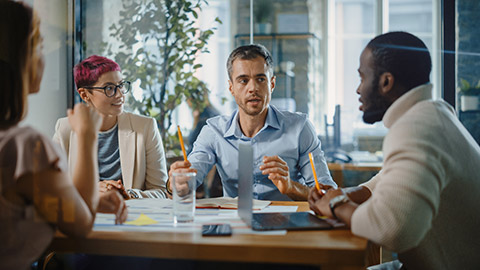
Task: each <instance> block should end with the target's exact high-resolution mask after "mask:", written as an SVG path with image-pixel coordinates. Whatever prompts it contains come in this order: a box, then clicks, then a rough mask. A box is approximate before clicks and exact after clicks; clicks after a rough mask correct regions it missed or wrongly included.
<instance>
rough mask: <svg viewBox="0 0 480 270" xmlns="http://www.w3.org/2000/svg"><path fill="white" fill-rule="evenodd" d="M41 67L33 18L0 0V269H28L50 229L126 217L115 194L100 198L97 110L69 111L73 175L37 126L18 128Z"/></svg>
mask: <svg viewBox="0 0 480 270" xmlns="http://www.w3.org/2000/svg"><path fill="white" fill-rule="evenodd" d="M43 69H44V59H43V53H42V36H41V35H40V32H39V20H38V17H37V16H36V14H35V13H34V12H33V10H32V9H31V8H30V7H28V6H26V5H24V4H22V3H18V2H14V1H10V0H0V82H1V84H0V228H1V230H0V243H1V245H0V262H1V268H2V269H27V268H28V267H29V265H30V264H31V263H32V262H33V261H34V260H35V259H37V258H38V257H39V256H40V255H41V254H42V252H43V251H44V250H45V248H46V247H47V246H48V244H49V243H50V241H51V240H52V238H53V234H54V232H55V228H58V229H59V230H60V231H61V232H63V233H64V234H66V235H69V236H76V237H82V236H86V235H87V234H88V233H89V232H90V230H91V228H92V225H93V221H94V219H95V214H96V212H97V210H98V211H104V212H114V213H117V222H123V221H124V220H125V219H126V213H127V212H126V206H125V203H124V202H123V200H122V198H121V197H120V196H119V195H118V193H117V192H110V193H108V194H104V195H102V196H101V197H100V198H99V196H98V191H97V183H96V182H97V181H98V165H97V159H96V151H95V150H96V147H97V145H96V144H97V131H98V129H99V127H100V124H101V118H100V116H99V115H98V114H97V113H96V112H95V111H94V110H92V109H90V108H88V107H87V106H85V105H77V106H75V108H74V109H73V110H68V112H67V114H68V121H69V122H70V124H71V126H72V129H73V130H74V132H75V134H76V136H77V138H78V143H79V145H81V147H80V149H81V151H79V152H78V155H77V158H78V160H79V161H80V162H78V163H77V164H76V165H77V166H76V167H75V169H74V171H73V173H72V178H71V177H70V176H69V174H68V173H67V168H66V167H67V166H66V158H65V154H64V153H63V152H62V151H61V149H59V148H57V147H56V146H55V145H54V144H53V143H52V142H51V141H50V140H49V139H48V138H46V137H45V136H43V135H42V134H40V133H39V132H38V131H36V130H35V129H33V128H31V127H25V126H24V127H20V126H19V125H18V124H19V122H20V121H21V120H22V119H23V118H24V116H25V115H26V112H27V107H28V105H27V95H28V94H33V93H37V92H38V91H39V89H40V81H41V79H42V75H43ZM99 201H100V202H99ZM110 207H112V208H110Z"/></svg>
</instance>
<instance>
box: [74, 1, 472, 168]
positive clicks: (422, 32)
mask: <svg viewBox="0 0 480 270" xmlns="http://www.w3.org/2000/svg"><path fill="white" fill-rule="evenodd" d="M79 2H81V14H82V27H81V39H82V43H81V44H82V49H81V52H80V54H82V58H84V57H87V56H89V55H92V54H102V55H106V56H108V57H111V58H113V59H116V58H115V57H117V58H118V55H119V54H120V55H122V54H125V55H129V54H130V55H139V57H137V58H136V61H137V62H136V63H134V64H135V65H137V66H141V65H140V62H142V61H145V57H146V56H147V55H155V57H156V58H155V59H157V60H155V61H157V62H158V63H162V61H163V60H162V59H161V58H162V53H163V51H162V50H161V48H162V46H161V45H162V42H165V41H164V39H165V38H167V36H166V34H165V32H164V30H165V27H176V26H175V25H172V24H169V23H172V22H173V23H175V22H176V23H181V24H182V25H181V26H182V27H186V25H187V24H188V25H189V26H191V27H195V28H196V29H198V31H211V33H210V35H209V36H208V39H206V40H205V42H204V44H202V45H203V47H202V49H201V50H199V51H197V52H195V53H194V55H193V57H192V58H191V59H193V60H192V61H191V62H188V63H187V62H185V65H184V66H183V68H179V67H178V66H177V67H176V68H177V71H178V72H179V73H181V74H187V75H192V76H193V77H195V78H197V79H198V80H199V81H200V83H199V85H200V86H198V87H199V88H198V89H200V90H202V91H203V90H205V89H207V90H208V93H209V94H208V97H209V100H210V102H211V103H212V105H213V106H214V107H216V108H217V109H219V110H220V111H221V112H222V113H226V114H229V113H231V112H232V111H233V110H234V109H235V108H236V105H235V102H234V100H233V99H232V97H231V94H230V93H229V91H228V83H227V73H226V68H225V62H226V59H227V57H228V54H229V53H230V51H231V50H232V49H233V48H235V47H236V46H238V45H241V44H248V43H250V42H251V40H252V39H253V42H254V43H261V44H263V45H265V46H266V47H267V48H268V49H269V50H270V51H271V52H272V54H273V56H274V63H275V75H276V76H277V87H276V90H275V91H274V94H273V96H272V103H273V104H275V105H276V106H277V107H280V108H282V109H285V110H291V111H299V112H303V113H306V114H308V116H309V118H310V120H311V121H312V122H313V124H314V126H315V128H316V130H317V133H318V134H319V136H320V137H321V139H322V144H323V145H324V149H325V150H326V151H327V152H329V150H332V149H333V150H334V152H335V150H339V152H341V154H342V153H344V154H347V156H342V155H336V156H335V157H334V156H332V157H331V159H330V160H331V161H337V162H345V161H349V156H350V157H353V159H354V161H357V162H363V161H377V162H381V157H382V155H381V146H382V140H383V137H384V135H385V134H386V129H385V128H384V127H383V125H382V124H381V123H377V124H375V125H367V124H364V123H363V121H362V118H361V112H360V111H359V110H358V107H359V102H358V95H357V94H356V92H355V91H356V88H357V86H358V84H359V76H358V72H357V68H358V65H359V56H360V53H361V51H362V49H363V48H364V47H365V45H366V44H367V42H368V41H369V40H370V39H371V38H373V37H374V36H376V35H378V34H381V33H385V32H388V31H408V32H411V33H413V34H415V35H417V36H419V37H420V38H421V39H422V40H423V41H424V42H425V43H426V45H427V47H428V48H429V50H430V51H431V53H432V59H433V67H434V68H433V71H432V75H431V81H432V83H433V84H434V96H435V97H436V98H439V97H442V94H443V81H444V77H443V76H442V64H443V62H442V56H443V54H442V42H443V41H442V33H443V32H442V31H443V29H442V18H443V17H442V16H443V13H442V7H443V2H442V1H439V0H321V1H318V0H255V1H250V0H208V1H207V2H208V4H206V3H205V1H161V0H155V1H154V0H152V1H142V0H122V1H118V0H104V1H96V0H82V1H79ZM465 2H468V1H465ZM178 3H182V4H184V5H186V6H188V8H190V9H191V10H193V11H194V12H190V11H189V12H186V13H187V14H186V16H187V17H185V18H182V20H180V21H179V20H177V21H175V20H173V21H168V20H165V17H168V16H169V12H170V11H171V9H169V8H170V7H169V6H168V5H169V4H170V5H174V4H178ZM197 3H200V5H199V6H196V4H197ZM188 8H187V9H188ZM148 10H149V11H148ZM147 11H148V12H149V13H148V12H147ZM142 14H143V15H142ZM145 14H147V15H148V16H150V21H148V20H143V21H142V20H140V17H142V16H146V15H145ZM148 16H147V17H148ZM215 18H218V20H215ZM219 21H221V23H220V22H219ZM142 24H144V25H142ZM148 24H152V25H153V26H148ZM142 27H147V28H146V29H145V30H142ZM121 29H123V30H124V31H123V32H121V33H120V34H119V31H120V30H121ZM147 29H148V30H147ZM152 29H158V31H159V33H157V34H155V33H152ZM162 31H163V32H162ZM129 34H130V35H131V36H129ZM122 35H123V36H122ZM149 35H150V36H149ZM175 35H180V34H179V33H178V32H177V33H176V34H175ZM196 35H197V37H198V35H199V32H196ZM147 37H149V38H147ZM155 37H157V38H158V39H156V38H155ZM194 37H195V35H193V36H192V39H193V38H194ZM169 38H172V36H170V37H169ZM162 39H163V40H162ZM122 40H123V41H122ZM126 40H127V41H130V43H129V44H130V45H129V44H126V43H125V41H126ZM132 40H133V41H135V42H133V41H132ZM159 44H160V47H159V46H158V45H159ZM183 45H185V44H183ZM159 48H160V49H159ZM182 48H183V47H182V44H176V46H174V50H175V55H177V56H178V57H177V58H175V57H174V56H172V57H173V58H172V59H174V60H172V61H180V60H181V57H180V56H179V55H185V54H187V55H188V54H189V51H182ZM145 51H146V52H148V53H149V54H143V55H144V56H143V58H142V56H141V54H142V53H144V52H145ZM202 51H203V52H202ZM152 57H153V56H152ZM120 58H121V57H120ZM149 60H150V61H151V63H153V62H155V61H153V60H152V59H149ZM182 61H186V60H185V59H183V60H182ZM124 63H127V62H124ZM167 63H169V62H168V59H167ZM193 66H195V68H193ZM130 70H134V69H130ZM151 70H155V69H151ZM156 71H158V70H156ZM138 72H140V73H138ZM142 72H144V71H142V70H140V71H139V70H137V73H135V72H131V71H129V73H128V74H127V75H128V79H129V80H131V81H132V82H133V91H132V93H131V95H130V96H129V100H130V102H128V104H129V106H130V108H127V109H128V110H139V107H141V106H144V108H143V110H140V111H141V112H146V113H147V114H149V115H152V116H155V115H156V114H158V113H159V109H158V108H155V106H150V107H148V106H147V107H148V108H145V106H146V105H145V104H146V103H145V102H150V101H148V100H147V99H148V98H149V97H152V96H155V93H157V92H156V91H160V90H158V89H162V87H163V86H162V81H161V80H157V79H158V77H161V76H163V75H162V73H161V72H157V73H155V72H154V73H151V74H143V73H142ZM182 76H183V75H182ZM149 80H150V81H155V80H157V82H154V83H150V84H146V83H145V82H146V81H149ZM477 81H478V80H477ZM179 82H181V83H179ZM473 83H474V82H472V84H473ZM164 84H165V85H166V87H164V88H168V89H171V91H172V92H171V95H173V94H174V93H175V91H176V90H175V89H176V87H177V90H178V87H186V86H185V85H189V87H192V85H191V84H188V83H187V82H186V81H181V78H180V79H179V78H173V79H172V80H169V81H167V82H166V83H164ZM152 91H153V92H152ZM447 91H451V90H447ZM200 92H201V91H200ZM152 93H153V94H152ZM157 95H158V94H157ZM157 97H158V96H157ZM157 97H156V98H157ZM193 97H195V96H193ZM186 99H187V98H184V99H183V100H182V102H178V104H175V109H174V110H173V111H172V112H171V115H170V120H171V125H170V129H169V130H163V132H170V133H173V132H174V128H175V126H176V125H177V124H180V125H181V126H182V128H183V129H185V132H186V133H188V131H189V130H190V129H191V127H192V126H193V124H194V118H193V116H192V113H193V111H194V109H192V108H191V106H188V103H187V102H185V100H186ZM146 100H147V101H146ZM139 102H140V103H142V102H144V103H145V104H143V105H139V104H138V103H139ZM151 104H153V103H151ZM159 124H161V123H159ZM334 142H337V143H334ZM167 149H168V147H167ZM348 155H349V156H348Z"/></svg>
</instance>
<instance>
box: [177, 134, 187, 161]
mask: <svg viewBox="0 0 480 270" xmlns="http://www.w3.org/2000/svg"><path fill="white" fill-rule="evenodd" d="M177 128H178V139H180V146H182V152H183V161H187V152H186V151H185V145H184V144H183V136H182V131H180V126H177Z"/></svg>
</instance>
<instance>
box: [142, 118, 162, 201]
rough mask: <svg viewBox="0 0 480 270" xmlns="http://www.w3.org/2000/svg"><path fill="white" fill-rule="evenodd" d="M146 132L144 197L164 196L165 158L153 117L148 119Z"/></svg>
mask: <svg viewBox="0 0 480 270" xmlns="http://www.w3.org/2000/svg"><path fill="white" fill-rule="evenodd" d="M148 126H149V127H148V130H147V132H146V134H147V136H148V137H147V138H146V145H145V155H146V170H145V188H146V190H145V191H143V193H144V197H148V198H158V197H162V198H166V197H167V195H166V194H167V193H166V182H167V178H168V174H167V160H166V158H165V151H164V149H163V143H162V137H160V133H159V131H158V127H157V125H156V123H155V119H153V118H152V119H150V121H149V124H148Z"/></svg>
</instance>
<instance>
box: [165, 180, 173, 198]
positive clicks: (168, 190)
mask: <svg viewBox="0 0 480 270" xmlns="http://www.w3.org/2000/svg"><path fill="white" fill-rule="evenodd" d="M166 188H167V193H168V194H170V195H173V191H172V189H170V178H169V179H167V183H166Z"/></svg>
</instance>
